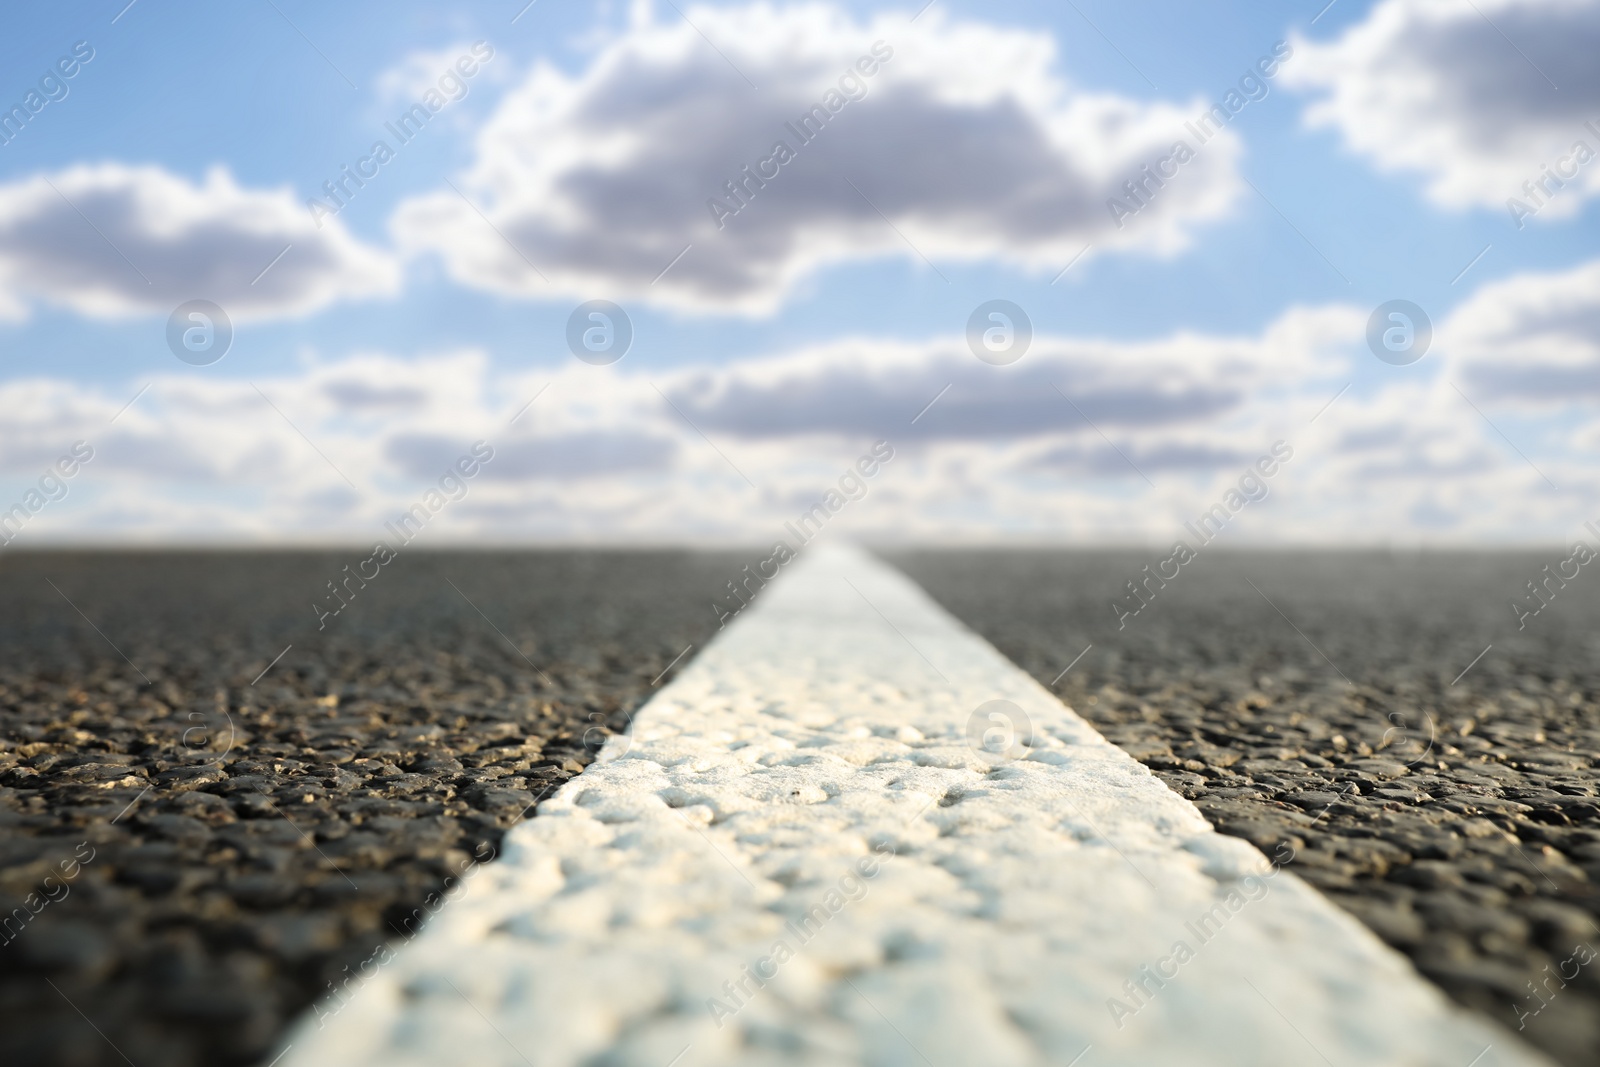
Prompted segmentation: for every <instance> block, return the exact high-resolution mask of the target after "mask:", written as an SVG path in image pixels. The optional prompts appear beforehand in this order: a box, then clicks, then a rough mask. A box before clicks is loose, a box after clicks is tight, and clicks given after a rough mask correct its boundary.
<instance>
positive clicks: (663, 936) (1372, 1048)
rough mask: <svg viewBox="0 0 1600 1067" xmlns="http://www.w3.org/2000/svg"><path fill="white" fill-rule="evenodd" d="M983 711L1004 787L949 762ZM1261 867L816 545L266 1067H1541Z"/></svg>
mask: <svg viewBox="0 0 1600 1067" xmlns="http://www.w3.org/2000/svg"><path fill="white" fill-rule="evenodd" d="M850 586H854V587H855V589H856V590H857V592H859V594H860V595H859V596H858V595H857V594H856V593H855V592H852V591H851V589H850ZM885 620H887V621H889V623H890V624H891V625H889V626H885V625H884V622H885ZM924 656H926V657H927V661H926V662H925V661H924ZM929 662H931V663H935V664H937V668H936V669H937V671H938V675H942V676H943V679H941V678H940V677H939V676H938V675H935V674H934V673H933V672H930V671H929V670H928V664H929ZM946 680H947V681H946ZM994 700H1004V701H1010V702H1012V703H1014V704H1015V705H1016V707H1017V708H1018V709H1020V713H1021V714H1023V715H1025V716H1026V718H1027V720H1028V722H1027V725H1028V727H1029V729H1030V733H1031V745H1030V747H1029V748H1028V749H1026V750H1023V751H1024V754H1025V755H1026V758H1025V759H1016V760H1007V759H1005V758H1003V757H997V756H994V755H992V754H990V753H989V752H986V751H984V750H983V749H981V748H977V747H974V745H975V744H980V743H982V733H981V731H973V730H969V719H970V718H971V716H972V715H973V713H974V711H975V710H976V709H977V708H978V707H979V706H980V705H985V704H987V703H988V702H990V701H994ZM974 732H977V733H979V735H980V738H979V740H978V741H975V742H969V736H971V735H972V733H974ZM1009 743H1010V742H1009V741H1008V742H1007V744H1009ZM1011 750H1012V751H1017V750H1016V749H1015V748H1012V749H1011ZM702 838H704V839H702ZM707 841H710V842H712V843H713V844H714V845H715V848H707V847H706V843H707ZM1135 864H1136V865H1137V866H1135ZM1268 869H1269V868H1268V864H1267V861H1266V860H1265V858H1264V857H1263V856H1262V855H1261V854H1260V853H1259V852H1257V851H1256V850H1255V849H1254V848H1252V847H1251V846H1250V845H1248V844H1246V843H1245V842H1243V841H1240V840H1237V839H1234V838H1228V837H1223V836H1221V835H1218V834H1216V833H1214V832H1212V830H1211V829H1210V827H1209V826H1208V825H1207V824H1206V822H1205V820H1204V819H1202V818H1201V816H1200V814H1199V812H1198V811H1197V810H1196V809H1195V808H1194V807H1193V806H1192V805H1191V804H1189V802H1188V801H1186V800H1183V799H1182V798H1181V797H1179V796H1178V795H1177V794H1176V793H1174V792H1172V791H1171V790H1170V789H1168V788H1167V787H1166V786H1165V785H1163V784H1162V783H1161V782H1160V781H1159V780H1158V779H1156V778H1155V777H1154V776H1152V775H1151V774H1150V773H1149V772H1148V771H1147V770H1146V769H1145V768H1144V767H1143V766H1141V765H1140V764H1139V763H1137V762H1136V761H1135V760H1133V759H1132V758H1131V757H1130V756H1128V755H1127V754H1126V753H1124V752H1123V751H1122V750H1120V749H1118V748H1116V747H1114V746H1113V745H1111V744H1109V743H1108V742H1106V741H1105V740H1104V739H1103V738H1102V737H1100V735H1099V734H1097V733H1096V732H1095V731H1094V730H1093V729H1092V728H1090V726H1089V725H1088V724H1087V723H1085V722H1084V721H1083V720H1082V719H1080V718H1078V716H1077V715H1075V714H1074V713H1073V712H1072V711H1070V710H1069V709H1068V708H1066V707H1065V706H1064V705H1063V704H1062V703H1061V702H1060V701H1059V700H1057V699H1056V698H1055V697H1054V696H1053V695H1052V694H1051V693H1050V692H1049V691H1048V690H1046V689H1045V688H1044V687H1043V686H1041V685H1039V684H1038V683H1037V682H1035V681H1034V680H1033V679H1032V678H1030V677H1029V676H1027V675H1026V674H1024V673H1023V672H1022V671H1021V670H1019V669H1018V668H1017V667H1015V666H1014V665H1012V664H1011V663H1010V662H1008V661H1007V660H1006V659H1005V658H1004V657H1003V656H1001V655H1000V654H999V653H998V652H996V651H995V650H994V649H993V648H992V647H990V646H989V645H988V644H986V643H985V642H983V641H982V640H981V639H979V638H978V637H976V636H974V635H973V634H972V632H971V631H969V630H967V629H966V628H965V627H963V626H961V625H960V624H959V623H957V622H956V621H955V620H953V619H952V618H950V617H949V616H948V615H947V614H946V613H945V612H944V611H943V610H942V609H940V608H939V607H937V606H936V605H935V604H934V603H933V602H932V601H931V600H930V599H929V598H928V597H927V596H926V595H925V594H924V593H922V591H921V590H919V589H917V588H916V587H915V586H914V585H912V584H911V583H910V582H909V581H907V580H906V579H905V578H904V577H902V576H901V575H899V574H897V573H895V572H893V571H892V570H890V569H889V568H887V567H885V566H884V565H882V564H880V563H878V562H876V561H875V560H872V559H870V558H869V557H867V556H865V555H863V554H861V553H858V552H856V551H854V550H848V549H838V548H827V547H816V548H812V549H810V550H808V551H807V553H806V554H805V556H804V558H802V559H801V560H799V561H797V562H795V563H793V564H791V565H790V566H789V568H788V570H787V571H786V572H785V573H784V575H783V576H782V577H781V578H779V579H778V580H777V582H775V583H774V584H773V585H772V586H771V587H769V588H768V589H767V590H765V591H764V592H763V594H762V596H761V598H760V599H759V600H757V601H756V602H755V603H754V604H753V605H752V606H751V607H750V608H749V609H748V610H746V611H744V612H742V613H741V614H740V616H739V619H738V621H737V622H735V623H734V624H733V625H731V626H730V627H728V628H727V629H725V630H723V631H721V632H720V634H719V635H718V636H717V638H716V639H715V640H714V641H713V642H712V643H711V644H710V646H709V647H707V648H706V649H704V650H703V651H702V652H701V653H700V655H699V657H698V658H696V659H694V660H692V661H690V662H689V663H688V665H687V666H686V667H684V668H683V669H682V670H681V671H680V672H679V673H678V675H677V676H676V677H675V678H674V679H673V680H672V681H671V682H670V683H669V684H668V685H666V686H665V687H663V688H662V689H661V690H660V692H658V693H657V694H656V695H655V697H654V698H653V699H652V700H651V701H650V702H649V703H648V704H647V705H645V707H643V708H642V709H640V711H639V712H638V714H637V715H636V716H635V717H634V721H633V734H632V737H631V738H630V739H628V743H627V744H624V743H622V741H621V739H614V740H613V741H612V742H609V743H608V747H607V748H606V749H605V750H604V751H603V752H602V753H601V758H600V760H599V761H598V762H596V763H595V764H593V765H592V766H590V767H589V768H588V769H587V770H585V771H584V772H583V774H581V775H579V776H578V777H576V778H574V779H573V780H571V781H569V782H568V783H566V784H565V785H564V786H562V788H561V789H560V790H559V791H558V792H557V793H556V795H555V796H553V797H552V798H550V799H549V800H547V801H545V802H544V803H543V804H542V805H540V811H539V815H538V817H537V818H534V819H532V820H529V821H528V822H525V823H522V824H520V825H518V826H517V827H516V828H515V829H514V830H512V831H511V833H510V834H509V835H508V836H507V838H506V841H505V846H504V848H503V850H502V858H501V859H500V860H499V861H498V862H497V863H494V864H491V865H489V866H487V867H484V868H483V869H481V870H480V872H479V874H478V876H477V878H476V879H475V880H474V882H473V883H472V884H471V885H470V886H469V887H467V888H466V889H465V891H464V892H463V894H462V895H461V896H460V897H459V899H457V900H455V901H454V902H452V903H451V904H450V905H449V906H447V907H444V908H442V909H441V911H440V912H439V914H438V916H437V917H436V918H435V919H434V920H433V921H432V922H431V923H430V924H429V926H428V927H427V928H426V929H425V930H424V931H423V932H422V934H421V935H420V936H418V937H417V938H416V940H414V941H413V942H411V943H410V944H408V945H406V946H405V947H404V948H403V949H401V950H400V951H399V952H397V954H396V958H395V960H394V962H393V963H391V964H389V965H387V966H385V967H382V968H379V969H377V970H376V971H375V972H374V973H373V974H372V975H370V976H366V977H365V980H364V982H360V983H358V982H351V983H347V989H348V990H349V991H350V992H349V994H348V995H347V1002H346V1004H345V1006H344V1008H343V1009H342V1010H341V1011H340V1012H339V1013H338V1014H337V1015H336V1016H333V1017H331V1018H325V1019H324V1020H323V1022H324V1023H326V1026H325V1027H323V1026H321V1025H319V1023H318V1021H317V1020H316V1019H315V1018H312V1017H310V1016H308V1017H307V1018H306V1020H305V1021H303V1022H302V1023H301V1024H300V1025H299V1026H298V1027H297V1028H296V1030H295V1031H294V1032H293V1033H291V1034H290V1035H288V1037H289V1038H290V1040H291V1041H292V1042H293V1046H294V1048H293V1052H292V1055H291V1056H290V1057H289V1058H288V1060H286V1061H285V1067H324V1065H326V1064H330V1063H336V1064H340V1065H341V1067H379V1065H382V1067H413V1065H415V1067H421V1065H424V1064H426V1065H440V1064H463V1065H465V1064H472V1065H480V1064H481V1065H487V1064H500V1063H509V1062H511V1060H510V1057H509V1056H508V1055H507V1054H506V1045H507V1044H511V1045H513V1046H514V1047H515V1048H518V1049H521V1050H523V1051H524V1052H526V1053H527V1054H529V1055H530V1056H532V1057H534V1058H535V1059H536V1060H537V1061H538V1062H539V1063H540V1064H541V1067H543V1065H546V1064H548V1065H552V1067H569V1065H571V1067H576V1065H578V1064H583V1063H593V1062H601V1061H603V1062H605V1063H608V1064H618V1065H635V1067H661V1065H662V1064H665V1063H669V1062H672V1061H673V1059H674V1057H675V1056H682V1055H683V1053H684V1051H685V1050H686V1049H688V1048H690V1047H692V1053H691V1054H690V1055H689V1057H688V1058H687V1059H685V1060H684V1061H683V1067H691V1065H693V1067H710V1065H730V1067H731V1065H734V1064H741V1065H742V1064H762V1065H779V1064H782V1065H794V1067H800V1065H813V1064H816V1065H821V1064H828V1065H835V1064H861V1065H865V1064H874V1065H905V1067H911V1065H917V1067H921V1065H923V1064H924V1063H927V1064H931V1065H933V1067H947V1065H949V1067H955V1065H961V1067H970V1065H974V1064H982V1065H984V1067H1034V1065H1038V1067H1043V1065H1045V1064H1051V1065H1059V1064H1063V1063H1069V1062H1072V1061H1073V1060H1074V1058H1075V1057H1083V1054H1084V1052H1085V1051H1087V1049H1086V1046H1089V1045H1092V1046H1093V1050H1094V1051H1093V1053H1092V1054H1091V1055H1090V1056H1089V1057H1088V1058H1087V1059H1086V1060H1085V1064H1086V1065H1087V1064H1088V1063H1091V1062H1092V1063H1093V1064H1094V1065H1095V1067H1101V1065H1108V1064H1140V1065H1143V1064H1151V1063H1179V1062H1181V1063H1185V1064H1196V1065H1205V1064H1216V1065H1227V1067H1256V1065H1260V1067H1266V1065H1269V1064H1270V1065H1278V1064H1283V1063H1299V1062H1306V1060H1307V1045H1310V1046H1311V1047H1312V1048H1315V1049H1316V1050H1318V1052H1320V1053H1321V1054H1324V1055H1326V1056H1327V1057H1328V1058H1329V1059H1330V1060H1331V1061H1332V1062H1334V1063H1336V1064H1341V1065H1343V1064H1355V1063H1363V1064H1380V1063H1381V1064H1401V1063H1404V1064H1427V1065H1438V1067H1461V1065H1462V1064H1464V1063H1467V1062H1468V1061H1470V1060H1471V1059H1472V1057H1473V1056H1474V1055H1477V1054H1479V1052H1480V1050H1482V1049H1484V1046H1485V1045H1489V1044H1492V1045H1493V1054H1492V1056H1491V1058H1489V1059H1488V1060H1485V1061H1484V1063H1483V1067H1487V1065H1488V1064H1489V1063H1494V1064H1501V1065H1505V1064H1544V1063H1546V1062H1547V1061H1545V1060H1542V1059H1540V1058H1539V1057H1538V1056H1537V1055H1536V1054H1534V1053H1532V1052H1528V1051H1526V1050H1525V1049H1524V1048H1523V1046H1522V1045H1521V1044H1520V1043H1519V1042H1518V1041H1517V1040H1516V1039H1515V1038H1514V1037H1513V1036H1512V1035H1511V1034H1510V1033H1509V1032H1506V1031H1502V1030H1500V1029H1498V1028H1496V1027H1493V1026H1491V1025H1489V1024H1487V1023H1485V1022H1483V1021H1481V1020H1479V1019H1477V1018H1475V1017H1472V1016H1469V1015H1466V1014H1465V1013H1463V1012H1461V1011H1459V1010H1458V1009H1456V1008H1454V1007H1453V1006H1451V1005H1450V1004H1449V1003H1448V1002H1447V1001H1446V1000H1445V998H1444V997H1443V996H1442V995H1441V994H1440V993H1439V992H1438V991H1437V990H1435V989H1434V988H1433V987H1432V986H1430V985H1428V984H1427V983H1425V982H1424V981H1422V980H1421V979H1420V978H1419V977H1418V976H1417V975H1416V973H1415V972H1414V971H1413V970H1412V969H1411V967H1410V965H1409V964H1408V963H1407V962H1406V961H1405V960H1404V959H1403V958H1401V957H1400V956H1399V955H1397V954H1395V953H1394V952H1392V951H1390V950H1389V949H1388V948H1386V947H1384V946H1383V945H1382V944H1381V943H1380V942H1379V941H1378V940H1377V939H1376V938H1375V937H1373V935H1372V934H1370V933H1369V932H1368V931H1367V930H1366V928H1365V927H1363V926H1362V925H1361V924H1360V923H1358V922H1357V921H1356V920H1355V919H1353V918H1351V917H1350V916H1348V915H1347V914H1345V913H1344V912H1343V911H1341V910H1340V909H1338V908H1337V907H1335V906H1333V905H1332V904H1331V903H1329V902H1328V901H1326V900H1325V899H1323V898H1322V897H1321V896H1319V895H1318V894H1317V893H1316V892H1314V891H1313V890H1311V889H1310V888H1308V887H1307V886H1306V885H1305V884H1304V883H1302V882H1300V881H1299V880H1297V879H1296V878H1295V877H1294V875H1293V874H1292V873H1289V872H1288V871H1278V872H1277V873H1274V874H1272V875H1271V876H1270V877H1266V876H1265V874H1266V872H1267V871H1268ZM1291 870H1292V866H1291ZM1146 877H1147V878H1148V879H1149V881H1148V882H1147V881H1146ZM1179 943H1183V944H1185V945H1186V946H1187V948H1188V950H1189V952H1188V954H1187V955H1186V956H1185V958H1183V959H1181V960H1180V959H1177V958H1176V956H1175V949H1176V946H1177V945H1178V944H1179ZM780 946H781V947H780ZM1157 971H1159V972H1160V973H1159V975H1158V974H1157ZM357 986H359V988H356V987H357ZM1252 986H1254V988H1255V989H1256V990H1258V991H1259V992H1261V993H1264V994H1266V995H1268V996H1270V997H1271V1000H1270V1002H1268V1001H1266V1000H1265V999H1264V998H1263V997H1262V996H1258V995H1257V994H1256V993H1255V992H1252V988H1251V987H1252ZM1141 987H1142V992H1141ZM458 992H459V995H458ZM1119 1003H1120V1004H1121V1005H1122V1006H1123V1009H1122V1011H1121V1012H1118V1011H1117V1010H1116V1008H1115V1005H1117V1004H1119ZM478 1011H482V1012H483V1013H484V1014H483V1016H482V1017H480V1016H479V1015H478V1014H477V1012H478ZM486 1020H489V1021H491V1022H492V1028H491V1027H489V1026H485V1025H484V1023H485V1021H486Z"/></svg>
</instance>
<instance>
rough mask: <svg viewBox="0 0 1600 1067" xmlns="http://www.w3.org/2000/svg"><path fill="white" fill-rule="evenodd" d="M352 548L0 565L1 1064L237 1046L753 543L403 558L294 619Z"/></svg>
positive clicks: (440, 862)
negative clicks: (713, 549) (338, 605)
mask: <svg viewBox="0 0 1600 1067" xmlns="http://www.w3.org/2000/svg"><path fill="white" fill-rule="evenodd" d="M364 555H365V553H338V552H247V551H234V552H218V551H209V552H199V551H191V552H176V551H161V552H154V551H151V552H126V551H119V552H90V551H81V552H50V553H44V552H34V553H9V554H7V555H6V556H5V557H4V560H3V562H0V909H3V910H0V921H4V922H5V923H6V925H5V927H4V929H3V932H0V1063H5V1064H7V1065H17V1067H25V1065H51V1067H55V1065H61V1067H68V1065H71V1067H90V1065H94V1067H98V1065H101V1064H106V1065H110V1064H124V1063H127V1062H132V1063H134V1064H137V1065H139V1067H146V1065H155V1064H159V1065H161V1067H201V1065H205V1067H220V1065H233V1064H240V1065H243V1064H250V1063H256V1062H259V1061H260V1060H261V1059H262V1057H263V1056H264V1055H265V1054H266V1053H267V1052H268V1051H269V1050H270V1049H272V1048H273V1047H274V1044H275V1042H276V1041H277V1040H278V1039H279V1038H280V1037H281V1034H282V1033H283V1031H284V1030H285V1028H286V1027H287V1025H288V1024H289V1022H290V1021H291V1020H292V1019H293V1018H294V1017H295V1016H297V1015H298V1014H299V1013H301V1012H303V1011H305V1010H307V1008H308V1007H309V1006H310V1005H311V1004H312V1002H313V1000H314V999H316V998H318V997H328V996H330V995H332V994H333V993H334V992H336V991H337V990H338V989H339V988H341V983H342V982H343V980H344V979H345V978H347V977H348V976H349V975H350V974H351V973H352V969H358V968H359V967H360V966H361V964H362V962H363V961H364V960H367V959H369V958H371V956H372V955H373V953H374V952H375V951H376V950H377V948H378V946H380V945H381V944H383V943H385V942H388V943H391V944H394V943H398V942H404V941H406V940H407V939H408V938H409V937H411V936H413V935H414V932H415V931H416V930H417V929H418V928H419V927H420V926H421V924H422V922H423V921H424V920H425V919H426V918H427V917H428V916H429V915H430V914H431V913H432V909H433V908H435V907H438V906H440V903H439V902H440V901H441V900H442V899H443V898H441V897H440V896H439V895H438V894H440V893H441V892H443V891H445V890H448V889H449V888H451V887H452V885H453V884H454V883H452V882H450V881H449V880H450V879H454V878H462V877H464V876H470V875H471V874H472V873H473V868H474V865H475V864H478V863H482V862H488V861H490V860H492V858H493V857H494V856H495V855H496V852H497V850H498V847H499V845H500V841H501V837H502V836H503V835H504V833H505V832H506V831H507V829H508V828H509V827H510V826H512V825H514V824H515V823H516V822H517V821H518V820H520V819H521V818H523V817H525V815H526V814H527V813H528V809H529V808H530V806H531V805H532V804H533V803H534V802H535V801H536V800H537V799H538V798H539V797H540V796H542V795H545V794H546V793H548V792H552V791H553V790H554V788H555V787H557V786H559V785H560V783H562V782H564V781H566V780H567V779H569V778H571V777H572V776H573V775H574V774H576V773H578V772H579V771H580V770H582V768H583V767H584V766H585V765H586V764H587V763H588V762H590V760H591V759H592V758H593V755H594V753H595V752H596V751H598V749H599V747H600V746H601V744H603V742H604V739H605V738H606V737H607V736H609V735H610V734H612V733H614V732H616V731H619V730H622V729H624V728H625V727H626V725H627V722H628V719H629V716H630V715H631V713H632V712H633V711H634V710H635V709H636V708H637V707H638V706H639V705H640V704H641V703H642V702H643V701H644V700H645V699H647V698H648V696H649V695H650V694H651V693H652V692H654V691H655V690H654V685H655V684H656V682H657V680H658V677H659V676H661V675H662V674H663V672H669V665H671V664H672V663H673V661H674V659H675V658H677V657H679V656H680V653H684V652H685V650H686V649H688V648H689V646H691V645H693V646H694V650H693V651H689V652H688V654H687V655H684V656H682V658H679V659H677V664H676V666H672V667H671V668H670V669H671V670H677V669H681V667H682V665H683V664H684V663H687V662H689V661H690V660H692V659H693V656H694V652H695V651H698V648H699V647H700V646H702V645H703V644H704V643H705V642H706V641H707V640H708V639H709V637H710V636H711V635H712V634H713V633H714V632H715V631H716V615H715V613H714V612H713V611H712V609H711V608H710V606H709V605H710V601H711V599H712V597H713V596H714V595H715V594H716V592H717V591H718V590H719V589H722V588H724V587H725V583H726V582H727V581H728V580H729V579H730V578H732V577H734V576H735V575H736V574H737V573H738V570H739V568H740V567H741V566H742V565H743V564H744V562H746V561H745V560H744V559H743V558H741V557H737V556H735V555H732V554H716V553H689V552H665V551H663V552H644V551H628V552H623V551H609V552H608V551H517V552H487V551H484V552H435V553H424V552H420V551H414V552H410V553H405V554H402V555H401V556H400V557H398V558H397V559H395V560H393V561H391V562H390V563H388V564H387V565H386V566H385V567H383V568H382V570H381V572H380V573H379V575H378V576H377V577H376V578H374V579H373V580H372V581H371V582H369V583H367V584H366V585H365V586H361V585H359V584H350V585H348V586H347V587H345V588H347V589H349V590H351V591H353V593H354V595H353V598H352V599H351V600H350V602H349V605H348V606H347V607H346V608H345V609H344V610H343V611H341V612H340V614H339V615H337V616H330V617H327V618H326V619H324V620H322V621H323V626H322V628H321V629H319V628H318V625H317V623H318V614H319V613H318V612H317V610H315V609H314V608H313V607H312V604H313V602H314V601H318V600H320V601H321V602H322V603H324V604H325V605H328V604H332V603H334V601H333V600H332V599H331V595H330V593H329V591H328V588H327V583H328V582H330V581H337V582H343V581H344V579H345V577H346V574H347V572H346V571H344V569H343V568H344V567H345V565H347V564H355V563H357V562H359V560H360V559H361V558H362V556H364ZM368 569H369V570H370V568H368ZM347 595H349V594H347ZM285 646H291V647H289V648H288V650H287V651H286V652H285V651H284V650H285ZM280 652H283V653H284V654H283V655H282V657H281V658H280V659H278V660H277V661H276V662H275V663H273V662H272V661H273V660H274V657H277V656H278V655H279V653H280ZM269 663H270V664H271V667H270V669H267V668H268V665H269ZM666 676H667V677H671V674H670V672H669V673H667V675H666Z"/></svg>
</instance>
